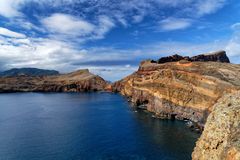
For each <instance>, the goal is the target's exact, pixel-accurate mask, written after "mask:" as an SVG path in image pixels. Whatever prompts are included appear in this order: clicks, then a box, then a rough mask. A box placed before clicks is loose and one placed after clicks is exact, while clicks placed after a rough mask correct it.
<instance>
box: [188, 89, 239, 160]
mask: <svg viewBox="0 0 240 160" xmlns="http://www.w3.org/2000/svg"><path fill="white" fill-rule="evenodd" d="M192 159H193V160H240V92H237V93H235V94H232V95H227V96H224V97H223V98H221V99H219V101H218V103H216V104H215V105H214V109H213V112H212V113H211V114H210V115H209V117H208V119H207V123H206V125H205V129H204V131H203V133H202V135H201V137H200V139H199V140H198V142H197V145H196V147H195V149H194V152H193V154H192Z"/></svg>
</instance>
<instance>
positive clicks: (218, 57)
mask: <svg viewBox="0 0 240 160" xmlns="http://www.w3.org/2000/svg"><path fill="white" fill-rule="evenodd" d="M180 60H187V61H191V62H197V61H200V62H209V61H212V62H224V63H230V61H229V58H228V57H227V54H226V52H225V51H217V52H212V53H206V54H200V55H197V56H193V57H188V56H185V57H183V56H180V55H178V54H175V55H172V56H168V57H162V58H160V59H159V60H158V61H157V62H156V61H152V62H155V63H159V64H161V63H167V62H177V61H180Z"/></svg>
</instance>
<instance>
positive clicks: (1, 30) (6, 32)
mask: <svg viewBox="0 0 240 160" xmlns="http://www.w3.org/2000/svg"><path fill="white" fill-rule="evenodd" d="M0 35H3V36H7V37H15V38H25V37H26V36H25V35H24V34H21V33H17V32H14V31H11V30H9V29H7V28H2V27H0Z"/></svg>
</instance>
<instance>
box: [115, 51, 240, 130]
mask: <svg viewBox="0 0 240 160" xmlns="http://www.w3.org/2000/svg"><path fill="white" fill-rule="evenodd" d="M211 56H213V57H214V55H211ZM200 57H201V56H200ZM215 57H218V55H216V56H215ZM239 75H240V65H234V64H230V63H219V62H191V61H187V60H180V61H178V62H168V63H162V64H158V63H153V62H152V61H144V62H142V63H141V65H140V67H139V69H138V71H137V72H135V73H133V74H132V75H130V76H128V77H126V78H124V79H123V80H121V81H118V82H116V83H115V84H113V86H112V88H113V90H114V91H117V92H120V93H121V94H123V95H125V96H127V97H129V99H130V100H131V101H132V102H133V103H134V104H135V105H137V106H140V108H145V109H147V110H148V111H150V112H153V113H155V114H156V116H157V117H159V118H177V119H188V120H191V121H193V122H196V123H197V124H199V125H200V126H203V125H204V123H205V122H206V118H207V117H208V115H209V113H210V112H211V111H212V106H213V105H214V104H215V103H216V102H217V100H218V99H219V98H221V97H222V96H223V95H224V94H226V93H234V92H236V91H237V90H239V89H240V76H239Z"/></svg>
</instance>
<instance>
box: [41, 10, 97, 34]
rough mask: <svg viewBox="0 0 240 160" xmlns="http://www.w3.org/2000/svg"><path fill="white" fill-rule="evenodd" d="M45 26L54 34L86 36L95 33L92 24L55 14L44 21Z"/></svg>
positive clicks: (69, 16)
mask: <svg viewBox="0 0 240 160" xmlns="http://www.w3.org/2000/svg"><path fill="white" fill-rule="evenodd" d="M42 23H43V25H44V26H45V27H46V28H47V29H49V30H50V31H51V32H53V33H60V34H66V35H78V36H85V35H87V34H89V33H92V32H93V31H94V28H95V26H94V25H92V24H91V23H89V22H87V21H85V20H83V19H80V18H77V17H74V16H72V15H67V14H62V13H55V14H53V15H51V16H50V17H46V18H44V19H42Z"/></svg>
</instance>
